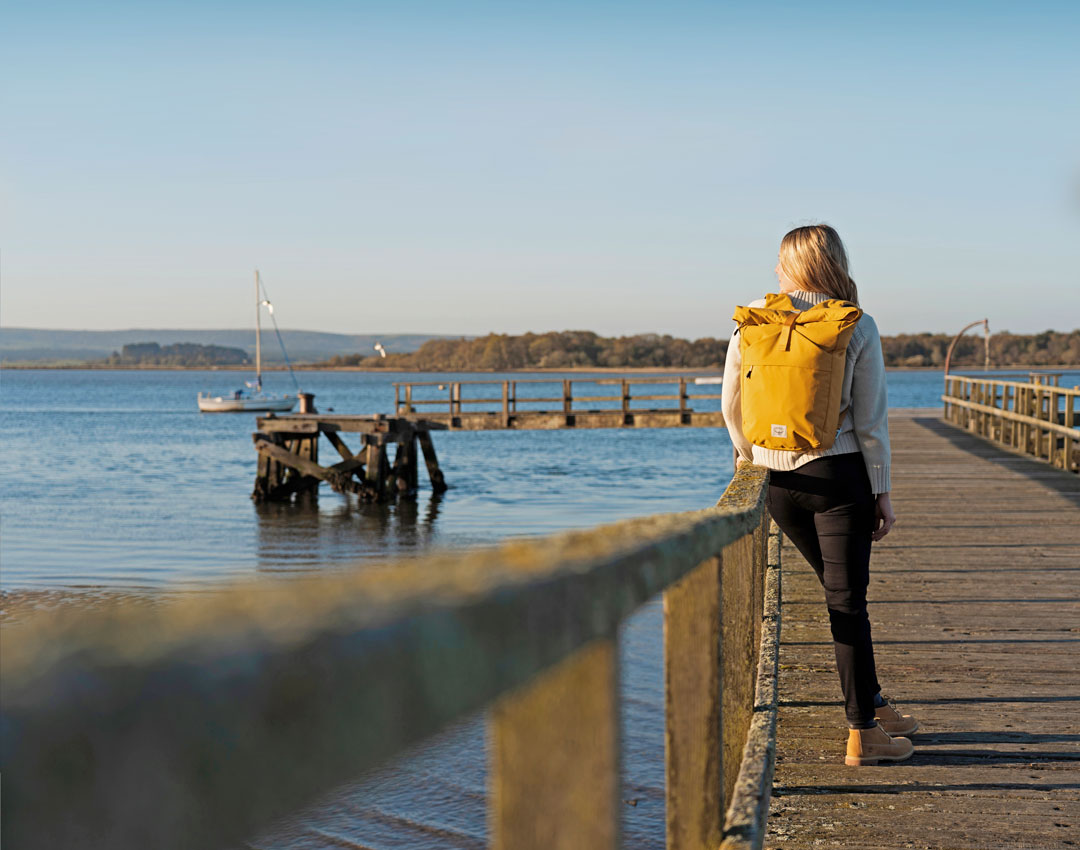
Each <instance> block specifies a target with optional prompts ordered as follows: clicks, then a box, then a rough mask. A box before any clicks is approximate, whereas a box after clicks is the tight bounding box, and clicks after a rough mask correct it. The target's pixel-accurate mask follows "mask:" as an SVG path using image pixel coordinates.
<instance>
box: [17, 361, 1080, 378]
mask: <svg viewBox="0 0 1080 850" xmlns="http://www.w3.org/2000/svg"><path fill="white" fill-rule="evenodd" d="M292 368H293V371H294V372H366V373H371V374H379V373H382V374H386V375H405V374H408V375H454V374H458V375H461V374H469V375H514V374H536V373H543V374H553V375H560V374H579V373H587V372H602V373H616V374H617V373H624V374H672V375H677V374H705V375H715V374H718V373H721V372H723V367H720V366H716V367H704V366H567V367H562V368H557V369H550V368H547V369H545V368H540V367H536V368H531V369H464V370H461V369H381V368H372V367H367V366H314V365H296V364H294V365H293V367H292ZM4 369H16V370H20V371H64V372H72V371H86V372H252V371H254V370H253V369H252V368H251V367H247V366H149V365H146V366H136V365H127V366H124V365H111V364H108V365H107V364H89V363H71V364H66V363H65V364H55V363H54V364H46V365H38V364H36V363H25V362H24V363H2V364H0V371H2V370H4ZM955 369H956V371H961V372H962V371H978V372H982V371H985V370H983V369H979V368H978V367H975V366H957V367H955ZM885 370H886V371H887V372H940V371H941V370H942V367H941V366H886V367H885ZM287 371H288V367H287V366H276V365H275V366H263V372H287ZM990 371H991V372H994V371H999V372H1049V371H1055V372H1080V364H1077V365H1061V364H1050V365H1047V366H1032V365H1020V366H994V367H992V368H991V369H990Z"/></svg>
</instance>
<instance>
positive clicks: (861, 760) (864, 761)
mask: <svg viewBox="0 0 1080 850" xmlns="http://www.w3.org/2000/svg"><path fill="white" fill-rule="evenodd" d="M914 754H915V751H914V750H912V751H911V752H909V753H904V754H903V755H902V756H845V757H844V764H846V765H848V766H849V767H871V766H873V765H875V764H877V763H878V762H879V761H905V760H906V759H909V758H911V757H912V756H913V755H914Z"/></svg>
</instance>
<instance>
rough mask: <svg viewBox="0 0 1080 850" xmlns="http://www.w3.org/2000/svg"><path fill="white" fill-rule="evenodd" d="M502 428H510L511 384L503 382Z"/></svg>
mask: <svg viewBox="0 0 1080 850" xmlns="http://www.w3.org/2000/svg"><path fill="white" fill-rule="evenodd" d="M502 426H503V428H509V427H510V382H509V381H503V382H502Z"/></svg>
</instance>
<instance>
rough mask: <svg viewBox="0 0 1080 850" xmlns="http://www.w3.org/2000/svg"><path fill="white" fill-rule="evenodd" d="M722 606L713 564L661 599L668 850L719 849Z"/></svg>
mask: <svg viewBox="0 0 1080 850" xmlns="http://www.w3.org/2000/svg"><path fill="white" fill-rule="evenodd" d="M722 603H723V595H722V591H721V584H720V558H719V557H713V558H708V559H706V561H705V562H704V563H702V564H701V565H700V566H698V567H696V568H695V569H694V570H693V571H692V572H690V573H689V574H687V575H686V576H684V577H683V578H682V579H681V580H680V581H678V582H677V583H675V584H673V585H672V586H671V587H670V588H668V589H667V590H666V591H665V592H664V702H665V707H666V710H665V715H666V718H667V728H666V738H665V746H664V756H665V759H664V760H665V770H666V776H667V778H666V782H665V787H666V793H667V807H666V811H667V847H668V850H706V848H715V847H718V846H719V845H720V839H721V835H722V831H723V826H724V809H725V806H724V770H723V756H724V751H723V746H722V742H723V734H722V728H723V727H722V710H723V703H722V683H721V672H722V671H723V659H722V658H721V656H720V648H721V629H722V627H723V608H722ZM745 662H746V663H750V659H745Z"/></svg>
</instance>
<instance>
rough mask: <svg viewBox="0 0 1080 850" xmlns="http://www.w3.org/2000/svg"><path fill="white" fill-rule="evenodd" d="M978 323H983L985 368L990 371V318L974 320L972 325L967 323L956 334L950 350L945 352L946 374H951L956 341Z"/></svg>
mask: <svg viewBox="0 0 1080 850" xmlns="http://www.w3.org/2000/svg"><path fill="white" fill-rule="evenodd" d="M976 325H982V326H983V339H984V341H985V344H986V356H985V359H984V361H983V370H984V371H987V372H989V371H990V320H989V319H979V320H978V321H977V322H972V323H971V324H970V325H965V326H964V329H963V330H962V331H960V333H958V334H957V335H956V336H954V337H953V341H952V342H950V343H949V350H948V351H947V352H945V374H946V375H948V374H949V365H950V364H951V363H952V353H953V349H954V348H956V343H958V342H959V341H960V337H962V336H963V335H964V334H966V333H967V332H968V331H969V330H971V329H972V328H973V327H975V326H976Z"/></svg>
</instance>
